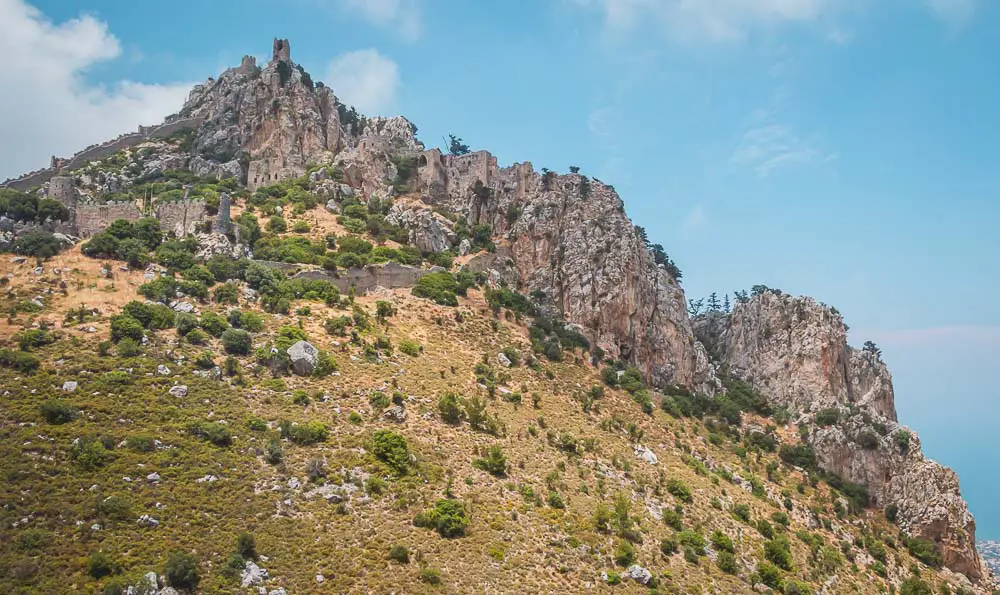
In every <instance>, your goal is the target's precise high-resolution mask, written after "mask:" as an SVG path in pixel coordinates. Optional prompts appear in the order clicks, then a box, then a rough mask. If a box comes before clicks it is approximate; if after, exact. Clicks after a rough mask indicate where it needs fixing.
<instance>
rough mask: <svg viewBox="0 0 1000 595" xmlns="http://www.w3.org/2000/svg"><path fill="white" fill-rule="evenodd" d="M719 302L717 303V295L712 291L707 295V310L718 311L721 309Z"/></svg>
mask: <svg viewBox="0 0 1000 595" xmlns="http://www.w3.org/2000/svg"><path fill="white" fill-rule="evenodd" d="M721 307H722V306H721V304H719V295H718V294H717V293H715V292H714V291H713V292H712V293H711V294H710V295H709V296H708V311H709V312H718V311H719V310H720V309H721Z"/></svg>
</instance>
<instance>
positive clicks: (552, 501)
mask: <svg viewBox="0 0 1000 595" xmlns="http://www.w3.org/2000/svg"><path fill="white" fill-rule="evenodd" d="M546 502H547V503H548V505H549V506H551V507H552V508H555V509H558V510H562V509H564V508H566V502H564V501H563V498H562V496H560V495H559V492H557V491H555V490H551V491H550V492H549V497H548V498H547V499H546Z"/></svg>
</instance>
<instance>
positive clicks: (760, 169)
mask: <svg viewBox="0 0 1000 595" xmlns="http://www.w3.org/2000/svg"><path fill="white" fill-rule="evenodd" d="M820 159H823V155H822V153H820V151H818V150H817V149H816V148H814V147H813V146H811V145H810V144H809V143H807V142H806V141H804V140H802V139H801V138H799V137H798V136H796V135H795V133H794V132H792V130H791V129H790V128H788V127H787V126H784V125H781V124H765V125H763V126H757V127H754V128H751V129H749V130H747V131H746V133H744V134H743V139H742V141H741V142H740V146H739V147H737V149H736V152H735V153H733V156H732V161H733V163H737V164H741V165H749V166H751V167H753V168H754V171H756V172H757V174H758V175H759V176H761V177H766V176H767V175H768V174H769V173H771V171H772V170H774V169H776V168H778V167H781V166H783V165H791V164H795V163H809V162H811V161H817V160H820Z"/></svg>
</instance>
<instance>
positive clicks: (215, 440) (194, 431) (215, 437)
mask: <svg viewBox="0 0 1000 595" xmlns="http://www.w3.org/2000/svg"><path fill="white" fill-rule="evenodd" d="M187 430H188V433H189V434H191V435H192V436H197V437H198V438H201V439H202V440H207V441H209V442H211V443H212V444H214V445H216V446H229V445H230V444H232V443H233V436H232V434H231V433H230V431H229V428H228V427H226V426H225V424H220V423H218V422H204V421H198V422H192V423H190V424H188V426H187Z"/></svg>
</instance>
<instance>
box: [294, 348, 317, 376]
mask: <svg viewBox="0 0 1000 595" xmlns="http://www.w3.org/2000/svg"><path fill="white" fill-rule="evenodd" d="M288 358H289V359H290V360H291V362H292V371H293V372H295V373H296V374H297V375H299V376H309V375H311V374H312V373H313V370H315V369H316V362H317V361H319V349H316V347H314V346H313V344H312V343H309V342H308V341H299V342H298V343H296V344H294V345H292V346H291V347H289V348H288Z"/></svg>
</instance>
